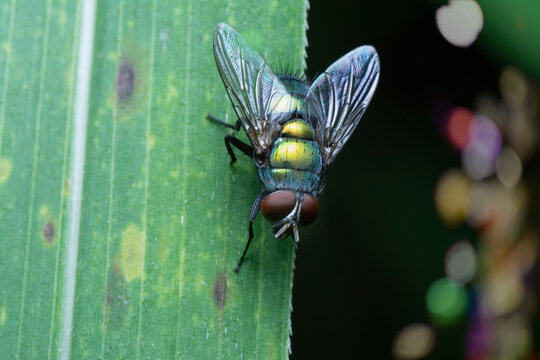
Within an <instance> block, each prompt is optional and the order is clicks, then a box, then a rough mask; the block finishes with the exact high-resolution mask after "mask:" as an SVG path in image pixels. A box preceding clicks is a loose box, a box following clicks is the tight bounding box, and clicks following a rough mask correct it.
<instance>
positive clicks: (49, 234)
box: [41, 219, 56, 245]
mask: <svg viewBox="0 0 540 360" xmlns="http://www.w3.org/2000/svg"><path fill="white" fill-rule="evenodd" d="M55 233H56V228H55V226H54V222H52V220H50V219H49V220H48V221H47V223H46V224H45V226H43V228H42V229H41V235H43V239H44V240H45V244H47V245H52V243H53V241H54V235H55Z"/></svg>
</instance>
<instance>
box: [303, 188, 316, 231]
mask: <svg viewBox="0 0 540 360" xmlns="http://www.w3.org/2000/svg"><path fill="white" fill-rule="evenodd" d="M318 215H319V202H318V201H317V199H315V198H314V197H313V196H311V195H308V194H304V201H302V207H301V208H300V225H301V226H307V225H309V224H311V223H312V222H314V221H315V219H317V216H318Z"/></svg>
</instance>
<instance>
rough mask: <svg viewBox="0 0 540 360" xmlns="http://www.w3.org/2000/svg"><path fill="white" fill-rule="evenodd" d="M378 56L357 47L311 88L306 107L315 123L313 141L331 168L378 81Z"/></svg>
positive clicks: (373, 52) (321, 76)
mask: <svg viewBox="0 0 540 360" xmlns="http://www.w3.org/2000/svg"><path fill="white" fill-rule="evenodd" d="M379 68H380V67H379V56H378V55H377V52H376V51H375V49H374V48H373V47H372V46H362V47H359V48H357V49H355V50H353V51H351V52H349V53H348V54H347V55H345V56H343V57H342V58H341V59H339V60H338V61H336V62H335V63H333V64H332V66H330V67H329V68H328V69H327V70H326V72H324V73H323V74H321V75H320V76H319V77H318V78H317V79H316V80H315V82H314V83H313V85H311V88H310V90H309V93H308V97H307V102H306V105H307V106H308V111H309V112H310V113H311V116H313V117H315V118H316V119H317V120H318V123H317V128H316V139H317V142H318V143H319V144H320V145H321V149H322V152H323V158H324V160H325V162H326V163H327V164H330V163H331V162H332V161H333V160H334V159H335V157H336V156H337V154H338V153H339V152H340V151H341V149H342V148H343V145H345V143H346V142H347V140H349V137H350V136H351V134H352V133H353V131H354V129H355V128H356V125H358V122H359V121H360V118H361V117H362V115H363V114H364V111H365V110H366V107H367V106H368V104H369V102H370V100H371V98H372V97H373V93H374V92H375V88H376V87H377V82H378V80H379Z"/></svg>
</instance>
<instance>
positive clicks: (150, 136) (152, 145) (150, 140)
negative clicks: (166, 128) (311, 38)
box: [148, 134, 156, 150]
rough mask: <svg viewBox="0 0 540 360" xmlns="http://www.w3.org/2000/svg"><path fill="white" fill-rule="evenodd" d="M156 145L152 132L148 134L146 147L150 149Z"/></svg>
mask: <svg viewBox="0 0 540 360" xmlns="http://www.w3.org/2000/svg"><path fill="white" fill-rule="evenodd" d="M154 145H156V137H155V136H154V134H149V135H148V149H150V150H152V148H153V147H154Z"/></svg>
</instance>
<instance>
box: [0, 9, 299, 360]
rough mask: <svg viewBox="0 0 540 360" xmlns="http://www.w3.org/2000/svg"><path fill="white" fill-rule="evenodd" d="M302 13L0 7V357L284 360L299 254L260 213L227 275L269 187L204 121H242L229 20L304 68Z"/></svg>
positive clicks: (279, 57)
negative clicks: (218, 52)
mask: <svg viewBox="0 0 540 360" xmlns="http://www.w3.org/2000/svg"><path fill="white" fill-rule="evenodd" d="M93 16H94V17H93ZM305 18H306V3H305V2H304V0H295V1H287V0H268V1H259V2H252V1H248V0H236V1H234V2H233V1H228V2H226V1H217V0H216V1H194V0H191V1H190V0H174V1H173V0H161V1H157V0H145V1H127V0H124V1H118V2H116V1H98V2H97V4H93V1H91V0H88V1H86V0H82V1H79V2H75V1H66V0H47V1H32V0H11V1H9V2H8V1H5V2H4V3H2V4H0V288H1V293H0V294H1V295H0V348H2V354H3V355H2V356H4V357H5V358H10V359H11V358H21V359H51V358H62V359H68V358H72V359H85V358H87V359H98V358H107V359H119V358H123V359H139V358H148V359H168V358H171V359H172V358H175V359H179V358H180V359H242V358H243V359H283V358H287V357H288V351H289V347H290V345H289V331H290V304H291V287H292V274H293V262H294V246H293V244H292V242H291V241H285V242H283V241H277V240H274V239H273V236H272V233H271V230H270V227H269V226H268V224H267V223H266V222H265V221H264V219H258V220H257V222H256V224H255V238H254V243H253V245H252V247H251V248H250V249H249V252H248V255H247V258H246V261H245V263H244V265H243V266H242V269H241V271H240V273H239V274H234V273H233V272H232V269H233V268H234V266H235V264H236V262H237V261H238V259H239V256H240V254H241V252H242V250H243V248H244V246H245V242H246V240H247V235H248V234H247V230H248V228H247V225H248V216H249V211H250V209H251V205H252V202H253V200H254V199H255V196H256V195H257V193H258V191H259V189H260V187H261V184H260V182H259V180H258V178H257V174H256V171H255V168H254V166H253V163H252V160H251V159H249V158H247V157H246V156H240V157H239V161H238V162H237V163H235V164H234V165H232V166H230V165H229V159H228V155H227V152H226V151H225V147H224V145H223V136H224V135H225V134H227V133H228V131H229V130H227V129H224V128H223V127H220V126H219V125H217V124H214V123H211V122H209V121H207V120H206V119H205V116H206V114H207V113H211V114H213V115H215V116H217V117H220V118H222V119H224V120H227V121H229V122H231V123H233V122H234V121H235V120H236V119H235V115H234V112H233V110H232V107H231V105H230V103H229V101H228V98H227V96H226V93H225V90H224V87H223V85H222V83H221V80H220V79H219V75H218V72H217V70H216V68H215V63H214V59H213V53H212V36H213V31H214V28H215V26H216V25H217V24H218V23H219V22H227V23H229V24H231V25H232V26H234V27H236V28H237V29H238V30H239V32H240V33H241V34H243V36H244V37H245V38H246V39H247V41H248V42H249V43H250V44H252V45H253V47H254V48H255V49H257V50H258V51H259V52H260V53H261V54H262V55H263V56H264V57H265V58H266V59H267V60H268V62H269V63H270V65H271V66H276V65H278V64H279V63H280V62H281V63H283V62H284V63H292V64H295V65H296V66H298V67H300V66H302V63H303V59H304V43H305V27H306V26H305ZM94 19H95V20H94Z"/></svg>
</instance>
